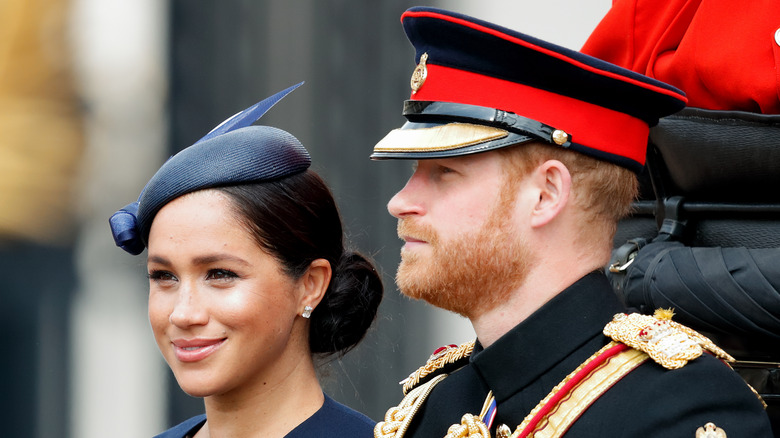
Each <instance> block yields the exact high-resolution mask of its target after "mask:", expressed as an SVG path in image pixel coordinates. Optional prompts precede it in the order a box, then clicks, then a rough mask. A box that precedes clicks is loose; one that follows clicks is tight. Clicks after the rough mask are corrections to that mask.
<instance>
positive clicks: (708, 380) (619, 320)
mask: <svg viewBox="0 0 780 438" xmlns="http://www.w3.org/2000/svg"><path fill="white" fill-rule="evenodd" d="M402 23H403V26H404V29H405V31H406V34H407V36H408V38H409V39H410V41H411V43H412V45H413V46H414V47H415V49H416V61H417V68H416V69H415V71H414V73H413V75H412V82H411V86H412V94H411V98H410V99H409V100H408V101H406V102H405V104H404V115H405V117H406V118H407V120H408V122H407V123H406V124H405V125H404V126H403V127H402V128H400V129H396V130H393V131H391V132H390V133H389V134H388V135H387V136H386V137H385V138H384V139H383V140H381V141H380V142H379V143H378V144H377V145H376V146H375V148H374V152H373V154H372V156H371V157H372V158H373V159H377V160H381V159H408V160H416V166H415V170H414V173H413V175H412V176H411V177H410V179H409V181H408V182H407V184H406V186H405V187H404V188H403V189H402V190H401V191H400V192H398V194H396V195H395V196H394V197H393V198H392V199H391V200H390V202H389V204H388V210H389V211H390V213H391V214H392V215H393V216H395V217H396V218H398V234H399V237H400V238H401V239H402V240H404V241H405V244H404V246H403V249H402V250H401V256H402V257H401V258H402V261H401V264H400V266H399V268H398V274H397V277H396V282H397V284H398V286H399V288H400V290H401V291H402V292H403V293H404V294H406V295H408V296H410V297H412V298H416V299H423V300H425V301H427V302H429V303H431V304H433V305H435V306H438V307H441V308H444V309H447V310H450V311H453V312H457V313H459V314H461V315H463V316H465V317H468V318H469V319H470V320H471V323H472V325H473V327H474V329H475V332H476V334H477V340H476V341H475V342H474V343H470V344H464V345H461V346H449V347H445V348H442V349H440V350H437V351H436V352H435V353H434V355H433V356H432V357H431V359H430V360H429V361H428V363H426V364H425V365H424V366H423V367H421V368H420V369H418V370H417V371H415V372H414V373H412V374H411V375H410V376H409V377H408V378H407V379H406V380H405V381H404V382H403V383H404V388H403V389H404V394H405V397H404V399H403V400H402V401H401V403H400V404H399V405H398V406H397V407H393V408H391V409H390V410H388V412H387V414H386V416H385V419H384V421H382V422H380V423H379V424H378V425H377V427H376V429H375V436H376V437H400V436H407V437H411V436H414V437H444V436H448V437H456V436H457V437H461V436H464V437H465V436H472V437H477V436H479V437H487V436H500V437H507V436H513V437H514V436H517V437H525V436H536V437H542V436H544V437H556V436H563V435H565V436H566V437H569V438H571V437H584V436H588V437H592V436H603V437H614V436H633V437H654V436H657V437H671V436H674V437H678V436H679V437H694V436H696V437H725V436H729V437H731V438H733V437H739V436H745V437H765V436H771V431H770V428H769V423H768V420H767V417H766V414H765V412H764V409H763V406H762V401H761V400H760V398H759V397H758V396H757V395H756V394H755V393H754V392H753V391H751V390H750V388H749V387H748V386H747V385H746V384H745V383H744V381H742V380H741V379H740V377H739V376H737V375H736V374H735V373H734V372H733V371H732V370H731V369H730V368H729V367H728V365H727V364H725V363H724V362H728V361H729V360H731V358H730V356H729V355H728V354H726V353H725V352H724V351H722V350H721V349H719V348H718V347H717V346H715V345H714V344H712V342H710V341H709V340H708V339H707V338H705V337H703V336H701V335H699V334H698V333H696V332H695V331H693V330H691V329H689V328H687V327H684V326H682V325H680V324H677V323H676V322H674V321H673V320H672V316H673V311H672V310H670V309H666V310H659V311H657V312H656V314H655V315H653V316H650V315H640V314H632V313H629V312H628V311H627V310H625V309H624V307H623V306H622V304H621V303H620V302H619V300H618V299H617V298H616V296H615V294H614V292H613V290H612V289H611V287H610V285H609V283H608V281H607V280H606V278H605V276H604V274H603V267H604V265H605V264H606V263H607V261H608V260H609V256H610V251H611V246H612V245H611V244H612V237H613V235H614V232H615V228H616V224H617V220H618V219H619V218H620V217H621V216H623V215H624V214H626V213H627V212H628V210H629V208H630V205H631V201H632V199H633V198H634V197H635V195H636V190H637V189H636V187H637V182H636V176H635V172H638V171H640V170H641V169H642V166H643V164H644V160H645V148H646V143H647V136H648V131H649V128H650V126H653V125H654V124H656V123H657V121H658V118H660V117H663V116H665V115H669V114H672V113H674V112H676V111H678V110H680V109H681V108H683V106H684V105H685V96H684V94H683V93H682V92H681V91H679V90H677V89H676V88H674V87H671V86H669V85H667V84H664V83H662V82H659V81H656V80H653V79H650V78H647V77H645V76H642V75H639V74H637V73H634V72H631V71H628V70H624V69H622V68H619V67H616V66H614V65H612V64H608V63H606V62H603V61H600V60H597V59H595V58H591V57H589V56H586V55H583V54H581V53H578V52H574V51H570V50H567V49H564V48H561V47H558V46H555V45H553V44H550V43H547V42H544V41H540V40H537V39H534V38H532V37H529V36H527V35H523V34H521V33H518V32H514V31H511V30H508V29H505V28H502V27H499V26H496V25H493V24H491V23H486V22H483V21H480V20H476V19H474V18H471V17H467V16H463V15H460V14H455V13H451V12H447V11H442V10H438V9H432V8H412V9H410V10H408V11H406V12H405V13H404V14H403V16H402Z"/></svg>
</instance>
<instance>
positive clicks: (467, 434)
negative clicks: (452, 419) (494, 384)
mask: <svg viewBox="0 0 780 438" xmlns="http://www.w3.org/2000/svg"><path fill="white" fill-rule="evenodd" d="M494 399H495V397H493V391H490V392H488V395H487V398H486V399H485V403H484V404H483V405H482V411H481V412H480V413H479V415H473V414H465V415H463V417H461V419H460V424H453V425H452V426H450V428H449V429H447V435H445V436H444V438H490V430H489V429H488V427H487V425H486V424H485V423H484V421H483V420H482V419H483V418H485V415H486V414H487V411H488V409H490V405H491V403H492V402H493V400H494Z"/></svg>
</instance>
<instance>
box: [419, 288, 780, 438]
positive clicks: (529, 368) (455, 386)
mask: <svg viewBox="0 0 780 438" xmlns="http://www.w3.org/2000/svg"><path fill="white" fill-rule="evenodd" d="M625 311H626V310H625V309H624V307H623V306H622V304H621V303H620V302H619V301H618V299H617V297H616V296H615V294H614V292H613V291H612V289H611V287H610V285H609V283H608V281H607V279H606V278H605V276H604V275H603V274H601V273H593V274H590V275H587V276H586V277H584V278H582V279H581V280H579V281H578V282H576V283H575V284H574V285H572V286H571V287H569V288H567V289H566V290H565V291H563V292H562V293H561V294H559V295H557V296H556V297H555V298H553V299H552V300H551V301H550V302H548V303H547V304H545V305H544V306H543V307H542V308H541V309H539V310H538V311H536V312H535V313H534V314H533V315H531V316H530V317H529V318H527V319H526V320H525V321H523V322H522V323H520V324H519V325H517V326H516V327H514V328H513V329H512V330H511V331H509V332H508V333H506V334H505V335H504V336H503V337H501V338H500V339H498V340H497V341H496V342H495V343H494V344H493V345H491V346H490V347H488V348H482V346H481V345H480V344H479V342H477V344H476V346H475V348H474V353H473V354H472V356H471V358H470V360H469V363H468V364H467V365H466V366H464V367H462V368H460V369H459V370H457V371H455V372H453V373H451V374H450V376H449V377H447V378H446V379H444V380H443V381H442V382H440V383H439V384H438V385H437V386H436V387H435V388H434V389H433V391H432V392H431V394H430V395H429V397H428V399H427V401H426V402H425V404H424V405H423V407H422V408H421V409H420V410H419V411H418V413H417V414H416V415H415V419H414V420H413V422H412V424H411V425H410V427H409V429H408V431H407V433H406V435H405V436H407V437H426V438H427V437H443V436H444V435H445V434H446V433H447V429H448V428H449V427H450V426H451V425H453V424H460V422H461V417H462V416H463V414H466V413H470V414H474V415H479V413H480V410H481V409H482V406H483V404H484V402H485V398H486V396H487V394H488V391H490V390H492V391H493V395H494V396H495V397H496V402H497V414H496V419H495V421H494V423H493V428H492V433H494V431H495V428H496V426H497V425H499V424H502V423H503V424H506V425H508V426H509V427H510V429H511V430H512V431H513V432H514V430H515V428H516V427H517V426H518V425H519V424H520V423H521V422H522V421H523V419H524V418H525V416H526V415H527V414H528V413H529V412H530V411H531V410H532V409H533V408H534V407H535V406H536V405H537V404H538V403H539V402H540V401H541V400H542V399H543V398H544V397H545V396H547V394H548V393H549V392H550V391H551V390H552V388H553V387H555V385H557V384H558V383H559V382H560V381H561V380H563V379H564V378H565V377H566V376H567V375H568V374H569V373H571V372H572V371H573V370H575V369H576V368H577V367H578V366H579V365H580V364H582V363H583V362H584V361H585V360H587V359H588V358H589V357H590V356H591V355H593V354H594V353H595V352H596V351H598V350H599V349H600V348H602V347H603V346H604V345H606V344H607V343H608V342H609V341H610V340H609V339H608V338H607V337H606V336H604V335H603V333H602V330H603V328H604V326H605V325H606V324H607V323H608V322H609V321H610V320H611V319H612V317H613V315H614V314H616V313H620V312H625ZM708 422H712V423H714V424H715V425H716V426H718V427H720V428H722V429H723V430H724V431H725V432H726V433H727V434H728V438H735V437H750V438H756V437H771V436H772V432H771V430H770V426H769V420H768V418H767V416H766V413H765V411H764V408H763V406H762V404H761V402H760V400H759V398H758V397H757V395H756V394H755V393H754V392H753V391H751V389H750V388H749V387H748V386H747V385H746V384H745V382H744V381H743V380H742V379H741V378H740V377H739V376H738V375H737V374H736V373H735V372H734V371H732V370H731V369H730V368H729V367H728V366H726V365H725V364H724V363H723V362H721V361H720V360H719V359H717V358H715V357H714V356H712V355H710V354H708V353H704V354H703V355H702V356H701V357H699V358H698V359H695V360H693V361H691V362H689V363H688V364H687V365H686V366H684V367H683V368H680V369H676V370H668V369H666V368H663V367H661V366H660V365H658V364H656V363H655V362H653V361H652V360H648V361H646V362H645V363H644V364H642V365H640V366H639V367H638V368H637V369H635V370H634V371H632V372H630V373H629V374H628V375H627V376H625V377H624V378H623V379H622V380H620V381H618V382H617V383H616V384H615V385H614V386H613V387H612V388H611V389H609V390H608V391H607V392H606V393H604V394H603V395H602V396H601V397H600V398H599V399H597V400H596V401H595V402H594V403H593V404H592V405H591V406H590V408H588V409H587V410H586V411H585V412H584V413H583V414H582V416H581V417H580V418H579V419H578V420H577V421H576V422H575V423H574V424H573V425H572V426H571V428H570V429H569V431H568V432H567V433H566V434H565V435H564V436H565V437H567V438H574V437H619V436H627V437H643V438H647V437H665V438H668V437H694V436H695V433H696V429H697V428H699V427H701V426H704V425H705V424H706V423H708ZM493 436H495V435H493Z"/></svg>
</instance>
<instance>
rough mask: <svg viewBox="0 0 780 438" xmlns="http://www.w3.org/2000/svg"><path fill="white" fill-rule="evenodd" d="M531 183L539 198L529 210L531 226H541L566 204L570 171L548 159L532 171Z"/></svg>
mask: <svg viewBox="0 0 780 438" xmlns="http://www.w3.org/2000/svg"><path fill="white" fill-rule="evenodd" d="M531 180H532V183H533V184H534V188H535V189H536V190H537V191H538V193H539V199H538V200H537V202H536V204H535V205H534V207H533V211H532V212H531V226H532V227H541V226H544V225H546V224H548V223H550V221H552V220H553V219H555V218H556V217H557V216H558V215H559V214H560V213H561V211H562V210H563V209H564V208H565V207H566V205H568V202H569V195H570V194H571V173H569V169H568V168H567V167H566V166H565V165H564V164H563V163H561V162H560V161H558V160H548V161H545V162H544V163H542V164H541V165H539V166H538V167H537V168H536V169H534V171H533V176H532V179H531Z"/></svg>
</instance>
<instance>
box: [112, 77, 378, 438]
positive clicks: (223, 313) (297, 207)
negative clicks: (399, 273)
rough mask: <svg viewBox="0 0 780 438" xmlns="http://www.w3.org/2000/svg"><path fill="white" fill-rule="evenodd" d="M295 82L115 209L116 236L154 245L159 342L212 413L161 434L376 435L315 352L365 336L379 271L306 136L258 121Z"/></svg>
mask: <svg viewBox="0 0 780 438" xmlns="http://www.w3.org/2000/svg"><path fill="white" fill-rule="evenodd" d="M298 85H300V84H298ZM295 87H297V86H295ZM295 87H291V88H290V89H287V90H284V91H283V92H280V93H279V94H277V95H275V96H272V97H270V98H268V99H266V100H265V101H263V102H260V103H258V104H257V105H255V106H253V107H251V108H249V109H247V110H245V111H244V112H242V113H240V114H238V115H237V116H234V117H233V118H231V119H228V121H226V122H224V123H223V124H222V125H220V126H219V127H217V128H216V129H215V130H214V131H212V132H210V133H209V134H208V135H206V137H204V138H203V139H201V140H199V141H198V142H197V143H195V144H194V145H192V146H190V147H188V148H187V149H185V150H183V151H182V152H180V153H179V154H177V155H175V156H174V157H172V158H171V159H170V160H168V162H166V163H165V164H164V165H163V166H162V168H160V170H159V171H158V172H157V173H156V174H155V175H154V176H153V177H152V179H151V180H150V181H149V183H148V184H147V186H146V188H145V189H144V190H143V192H142V194H141V197H140V198H139V201H138V202H137V203H134V204H131V205H129V206H127V207H125V208H124V209H122V210H120V211H119V212H117V213H116V214H114V216H112V218H111V221H110V222H111V227H112V231H113V233H114V238H115V240H116V241H117V245H119V246H120V247H122V248H123V249H125V250H127V251H128V252H130V253H132V254H139V253H140V252H142V251H143V250H144V248H147V249H148V253H147V268H148V272H149V320H150V322H151V326H152V330H153V332H154V336H155V338H156V340H157V345H158V347H159V348H160V351H161V352H162V354H163V356H164V357H165V360H166V361H167V363H168V365H169V366H170V367H171V370H172V371H173V373H174V375H175V376H176V380H177V381H178V383H179V385H180V386H181V388H182V389H183V390H184V391H185V392H187V393H188V394H190V395H193V396H197V397H203V398H204V401H205V407H206V415H201V416H198V417H194V418H192V419H190V420H188V421H185V422H184V423H182V424H180V425H178V426H177V427H174V428H172V429H170V430H168V431H167V432H165V433H163V434H161V435H159V437H177V438H181V437H208V436H230V437H260V436H262V437H282V436H286V437H299V436H300V437H303V436H307V437H311V436H317V437H326V436H334V437H335V436H371V435H372V433H373V432H372V431H373V425H374V422H373V421H371V420H370V419H369V418H368V417H366V416H364V415H362V414H360V413H358V412H356V411H353V410H351V409H349V408H347V407H346V406H343V405H341V404H339V403H337V402H335V401H334V400H333V399H331V398H330V397H328V396H327V395H324V394H323V392H322V389H321V387H320V384H319V382H318V380H317V377H316V372H315V365H314V359H313V356H314V355H330V354H344V353H346V352H347V351H348V350H349V349H351V348H352V347H354V346H355V345H356V344H357V343H358V342H359V341H360V339H361V338H362V337H363V335H364V334H365V332H366V330H367V329H368V327H369V326H370V325H371V323H372V321H373V319H374V317H375V315H376V311H377V307H378V306H379V302H380V300H381V296H382V284H381V281H380V279H379V276H378V274H377V272H376V270H375V269H374V267H373V265H372V264H371V263H370V262H369V261H367V260H366V259H365V258H363V257H362V256H361V255H359V254H357V253H353V252H349V251H346V250H345V249H344V244H343V241H344V237H343V232H342V225H341V219H340V217H339V213H338V211H337V208H336V205H335V202H334V200H333V197H332V195H331V193H330V191H329V190H328V188H327V186H326V185H325V184H324V182H323V181H322V180H321V179H320V178H319V177H318V176H317V175H316V174H315V173H314V172H312V171H310V170H307V169H308V167H309V164H310V158H309V155H308V153H307V152H306V150H305V149H304V148H303V146H302V145H301V144H300V143H299V142H298V140H297V139H296V138H295V137H293V136H292V135H290V134H289V133H287V132H285V131H282V130H279V129H276V128H272V127H268V126H249V125H250V124H251V123H253V122H254V121H255V120H256V119H258V118H259V117H261V116H262V114H263V113H265V111H267V110H268V109H269V108H270V107H271V106H272V105H273V104H274V103H276V102H277V101H278V100H279V99H281V98H282V97H284V95H286V94H287V93H289V92H290V91H292V89H294V88H295Z"/></svg>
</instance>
